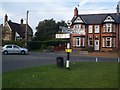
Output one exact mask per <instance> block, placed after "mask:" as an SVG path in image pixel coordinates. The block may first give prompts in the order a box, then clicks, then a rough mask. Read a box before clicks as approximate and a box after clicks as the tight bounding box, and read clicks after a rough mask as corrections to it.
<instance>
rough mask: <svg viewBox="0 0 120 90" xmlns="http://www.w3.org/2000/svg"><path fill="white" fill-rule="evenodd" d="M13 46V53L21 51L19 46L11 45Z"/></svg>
mask: <svg viewBox="0 0 120 90" xmlns="http://www.w3.org/2000/svg"><path fill="white" fill-rule="evenodd" d="M13 48H14V53H20V52H21V49H20V47H19V46H17V45H13Z"/></svg>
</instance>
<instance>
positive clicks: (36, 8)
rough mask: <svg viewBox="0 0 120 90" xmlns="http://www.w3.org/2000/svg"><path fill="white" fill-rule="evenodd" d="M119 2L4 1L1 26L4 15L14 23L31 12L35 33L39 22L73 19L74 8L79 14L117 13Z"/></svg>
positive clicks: (72, 0) (75, 0)
mask: <svg viewBox="0 0 120 90" xmlns="http://www.w3.org/2000/svg"><path fill="white" fill-rule="evenodd" d="M118 2H119V0H18V1H17V0H2V2H0V24H2V23H3V22H4V20H3V18H4V15H5V14H7V15H8V17H9V18H8V19H10V20H11V21H13V22H17V23H20V20H21V19H22V18H23V19H24V21H25V20H26V12H27V10H29V14H28V15H29V19H28V20H29V22H28V23H29V25H30V26H31V27H32V29H33V30H34V32H35V27H36V26H37V25H38V23H39V21H43V20H45V19H51V18H53V19H54V20H56V21H61V20H64V21H66V22H67V21H68V20H71V18H72V17H73V11H74V7H77V8H78V10H79V14H94V13H115V12H116V6H117V4H118ZM78 5H79V7H78Z"/></svg>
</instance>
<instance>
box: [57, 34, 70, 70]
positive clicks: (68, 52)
mask: <svg viewBox="0 0 120 90" xmlns="http://www.w3.org/2000/svg"><path fill="white" fill-rule="evenodd" d="M55 37H56V38H68V39H69V38H70V34H56V36H55ZM65 51H66V53H67V61H66V69H68V70H70V65H69V63H70V61H69V60H70V53H71V52H72V49H70V43H67V48H66V49H65Z"/></svg>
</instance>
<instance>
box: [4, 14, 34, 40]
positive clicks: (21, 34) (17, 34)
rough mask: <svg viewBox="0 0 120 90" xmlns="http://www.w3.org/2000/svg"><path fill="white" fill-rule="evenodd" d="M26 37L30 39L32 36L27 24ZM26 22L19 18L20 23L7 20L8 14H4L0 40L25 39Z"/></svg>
mask: <svg viewBox="0 0 120 90" xmlns="http://www.w3.org/2000/svg"><path fill="white" fill-rule="evenodd" d="M27 27H28V29H27V31H28V32H27V39H28V40H31V39H32V37H33V30H32V28H31V27H30V26H29V25H28V26H27ZM25 31H26V24H23V19H21V21H20V24H19V23H15V22H12V21H11V20H9V21H8V16H7V15H5V21H4V26H3V29H2V40H3V41H17V40H21V39H25Z"/></svg>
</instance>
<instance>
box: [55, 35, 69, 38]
mask: <svg viewBox="0 0 120 90" xmlns="http://www.w3.org/2000/svg"><path fill="white" fill-rule="evenodd" d="M55 37H56V38H70V34H56V35H55Z"/></svg>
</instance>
